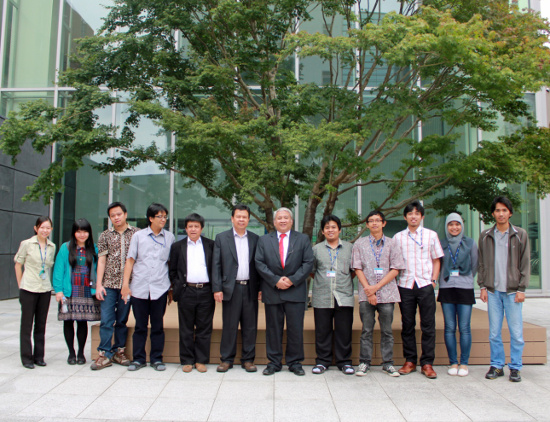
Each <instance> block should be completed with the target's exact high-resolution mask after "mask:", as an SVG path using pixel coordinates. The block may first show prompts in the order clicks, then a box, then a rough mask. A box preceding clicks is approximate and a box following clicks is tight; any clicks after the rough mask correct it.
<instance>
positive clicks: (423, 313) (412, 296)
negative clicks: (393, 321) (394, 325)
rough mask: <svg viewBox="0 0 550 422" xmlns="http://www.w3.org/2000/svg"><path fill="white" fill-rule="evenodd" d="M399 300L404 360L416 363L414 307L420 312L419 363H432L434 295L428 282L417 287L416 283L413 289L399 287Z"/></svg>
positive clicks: (433, 352) (433, 353)
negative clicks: (420, 350)
mask: <svg viewBox="0 0 550 422" xmlns="http://www.w3.org/2000/svg"><path fill="white" fill-rule="evenodd" d="M399 294H400V295H401V302H400V303H399V309H401V321H402V323H403V328H402V330H401V339H402V340H403V356H404V357H405V361H406V362H412V363H414V364H416V363H417V362H418V353H417V350H416V333H415V327H416V307H417V306H418V310H419V312H420V329H421V330H422V340H421V343H422V356H420V365H432V364H433V362H434V358H435V295H434V288H433V286H432V285H431V284H430V285H428V286H426V287H422V288H418V286H417V285H416V283H415V284H414V287H413V289H405V288H403V287H399Z"/></svg>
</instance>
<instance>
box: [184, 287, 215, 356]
mask: <svg viewBox="0 0 550 422" xmlns="http://www.w3.org/2000/svg"><path fill="white" fill-rule="evenodd" d="M215 308H216V302H214V295H213V293H212V286H211V285H210V283H207V284H205V285H204V287H203V288H202V289H197V288H196V287H191V286H189V285H188V286H187V287H185V290H184V292H183V293H182V294H181V295H180V299H179V301H178V319H179V326H180V362H181V364H182V365H193V364H195V363H204V364H207V363H208V362H209V361H210V339H211V337H212V319H213V318H214V309H215Z"/></svg>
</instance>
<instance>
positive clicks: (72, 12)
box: [61, 0, 114, 70]
mask: <svg viewBox="0 0 550 422" xmlns="http://www.w3.org/2000/svg"><path fill="white" fill-rule="evenodd" d="M113 4H114V1H113V0H102V1H101V2H100V3H97V2H92V1H89V0H65V3H64V8H63V27H62V35H61V37H62V38H61V69H62V70H66V69H67V68H69V67H74V66H75V64H74V63H71V58H70V56H71V55H72V54H74V53H75V52H76V43H75V40H77V39H79V38H84V37H89V36H91V35H93V34H94V33H95V32H96V31H97V30H98V29H99V28H100V27H101V25H102V24H103V21H102V18H103V17H105V16H107V14H108V12H109V10H108V9H107V8H106V7H107V6H112V5H113Z"/></svg>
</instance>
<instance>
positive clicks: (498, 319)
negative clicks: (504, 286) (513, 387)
mask: <svg viewBox="0 0 550 422" xmlns="http://www.w3.org/2000/svg"><path fill="white" fill-rule="evenodd" d="M487 293H488V296H489V300H488V310H489V344H490V345H491V366H494V367H495V368H503V367H504V364H505V363H506V356H505V354H504V345H503V344H502V320H503V319H504V314H505V313H506V322H507V324H508V329H509V330H510V363H509V364H508V367H509V368H510V369H517V370H520V369H521V367H522V361H521V356H522V354H523V345H524V344H525V342H524V341H523V319H522V315H521V310H522V308H523V303H521V302H520V303H516V302H514V299H515V298H516V295H515V294H507V293H504V292H499V291H496V290H495V292H494V293H491V292H489V291H488V292H487Z"/></svg>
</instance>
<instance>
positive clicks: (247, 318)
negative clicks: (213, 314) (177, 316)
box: [212, 204, 260, 372]
mask: <svg viewBox="0 0 550 422" xmlns="http://www.w3.org/2000/svg"><path fill="white" fill-rule="evenodd" d="M249 222H250V208H248V207H247V206H246V205H242V204H239V205H236V206H235V207H234V208H233V211H232V213H231V223H232V224H233V228H232V229H230V230H227V231H225V232H223V233H220V234H218V235H217V236H216V242H215V244H214V259H213V268H212V289H213V291H214V299H215V300H216V302H218V303H222V302H223V308H222V318H223V329H222V340H221V344H220V355H221V364H220V365H219V366H218V369H217V370H218V372H227V371H228V370H229V369H230V368H232V367H233V361H234V360H235V354H236V353H237V334H238V332H239V323H240V324H241V337H242V355H241V366H242V367H243V368H244V369H245V370H246V372H256V371H257V368H256V366H255V365H254V358H255V357H256V331H257V327H258V290H259V284H260V281H259V277H258V273H257V272H256V265H255V262H254V255H255V253H256V245H257V243H258V238H259V237H258V235H256V234H254V233H252V232H250V231H248V230H246V227H247V226H248V223H249Z"/></svg>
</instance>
